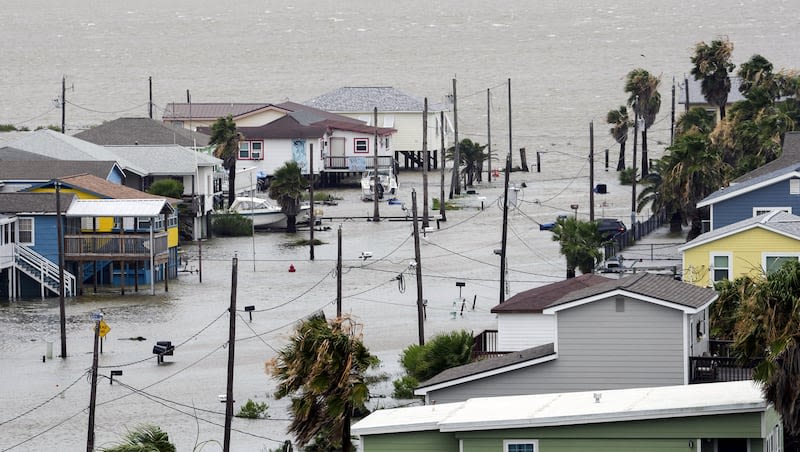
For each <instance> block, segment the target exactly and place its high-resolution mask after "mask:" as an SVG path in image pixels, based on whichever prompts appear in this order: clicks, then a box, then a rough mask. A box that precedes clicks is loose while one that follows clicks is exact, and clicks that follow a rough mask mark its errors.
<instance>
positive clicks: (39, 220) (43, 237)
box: [23, 215, 58, 264]
mask: <svg viewBox="0 0 800 452" xmlns="http://www.w3.org/2000/svg"><path fill="white" fill-rule="evenodd" d="M23 216H24V215H23ZM32 218H33V219H34V220H33V224H34V226H33V228H34V229H33V236H34V239H33V240H34V246H32V247H30V248H31V249H32V250H34V251H36V252H37V253H39V254H41V255H42V256H44V257H46V258H47V259H49V260H50V261H51V262H53V263H54V264H58V228H57V226H56V217H55V216H54V215H50V216H38V217H32Z"/></svg>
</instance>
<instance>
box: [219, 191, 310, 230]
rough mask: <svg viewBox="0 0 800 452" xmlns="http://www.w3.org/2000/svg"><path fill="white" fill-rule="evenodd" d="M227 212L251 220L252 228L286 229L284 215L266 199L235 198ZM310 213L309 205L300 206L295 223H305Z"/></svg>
mask: <svg viewBox="0 0 800 452" xmlns="http://www.w3.org/2000/svg"><path fill="white" fill-rule="evenodd" d="M229 210H231V211H234V212H237V213H239V214H240V215H242V216H244V217H246V218H251V219H252V220H253V227H256V228H274V229H278V228H285V227H286V215H285V214H284V213H283V211H282V210H281V208H280V206H278V205H275V204H273V203H272V202H270V200H268V199H264V198H255V197H246V196H242V197H237V198H235V199H234V200H233V204H231V206H230V208H229ZM310 211H311V206H310V205H309V204H307V203H304V204H302V205H301V206H300V212H299V213H298V214H297V218H296V222H297V223H304V222H307V221H308V217H309V212H310Z"/></svg>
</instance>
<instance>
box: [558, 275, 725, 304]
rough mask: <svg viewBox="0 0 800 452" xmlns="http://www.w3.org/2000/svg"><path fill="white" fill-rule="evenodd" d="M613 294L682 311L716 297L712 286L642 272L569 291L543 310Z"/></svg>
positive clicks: (582, 302) (708, 301)
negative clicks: (709, 287) (698, 285)
mask: <svg viewBox="0 0 800 452" xmlns="http://www.w3.org/2000/svg"><path fill="white" fill-rule="evenodd" d="M617 295H622V296H627V297H630V298H635V299H639V300H642V301H646V302H649V303H654V304H658V305H661V306H666V307H669V308H673V309H678V310H681V311H683V312H686V313H696V312H699V311H700V310H702V309H704V308H705V307H706V306H708V304H709V303H711V302H712V301H714V300H715V299H716V298H717V293H716V292H715V291H714V290H713V289H708V288H704V287H697V286H695V285H692V284H688V283H685V282H682V281H677V280H675V279H674V278H672V277H671V276H667V275H657V274H653V273H647V272H643V273H637V274H634V275H631V276H626V277H624V278H620V279H611V280H609V281H608V282H607V283H602V284H597V285H594V286H591V287H587V288H586V289H580V290H576V291H573V292H570V293H569V294H567V295H566V296H564V297H562V298H560V299H559V300H558V301H556V302H554V303H552V304H550V306H548V307H547V308H545V309H544V311H543V312H544V313H545V314H550V313H554V312H558V311H561V310H564V309H570V308H573V307H576V306H580V305H583V304H586V303H591V302H594V301H598V300H602V299H606V298H609V297H613V296H617Z"/></svg>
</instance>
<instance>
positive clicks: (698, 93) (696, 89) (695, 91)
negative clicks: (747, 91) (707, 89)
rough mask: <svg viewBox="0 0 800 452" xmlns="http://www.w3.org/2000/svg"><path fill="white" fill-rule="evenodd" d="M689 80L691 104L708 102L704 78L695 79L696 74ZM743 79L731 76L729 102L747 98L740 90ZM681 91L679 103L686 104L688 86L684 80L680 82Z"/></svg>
mask: <svg viewBox="0 0 800 452" xmlns="http://www.w3.org/2000/svg"><path fill="white" fill-rule="evenodd" d="M687 81H688V82H689V104H708V101H707V100H706V98H705V96H703V87H702V80H695V79H694V76H691V75H690V76H689V77H688V78H687ZM741 81H742V79H740V78H739V77H736V76H732V77H731V91H730V92H729V93H728V104H732V103H734V102H738V101H740V100H745V97H744V95H742V93H740V92H739V85H741ZM679 86H680V89H681V92H680V96H679V97H678V103H679V104H682V105H685V104H686V87H685V86H684V84H683V82H681V83H680V84H679Z"/></svg>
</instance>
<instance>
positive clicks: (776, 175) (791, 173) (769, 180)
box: [697, 163, 800, 207]
mask: <svg viewBox="0 0 800 452" xmlns="http://www.w3.org/2000/svg"><path fill="white" fill-rule="evenodd" d="M792 178H800V163H794V164H792V165H790V166H786V167H783V168H780V169H777V170H775V171H772V172H769V173H766V174H761V175H760V176H757V177H753V178H751V179H747V180H744V181H742V182H739V183H735V184H731V185H729V186H728V187H725V188H720V189H719V190H717V191H715V192H714V193H711V194H710V195H708V196H706V197H705V198H704V199H703V200H702V201H700V202H698V203H697V207H705V206H710V205H714V204H716V203H718V202H720V201H725V200H727V199H731V198H735V197H737V196H740V195H743V194H745V193H750V192H752V191H755V190H758V189H760V188H763V187H768V186H770V185H772V184H775V183H777V182H781V181H784V180H787V179H792Z"/></svg>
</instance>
